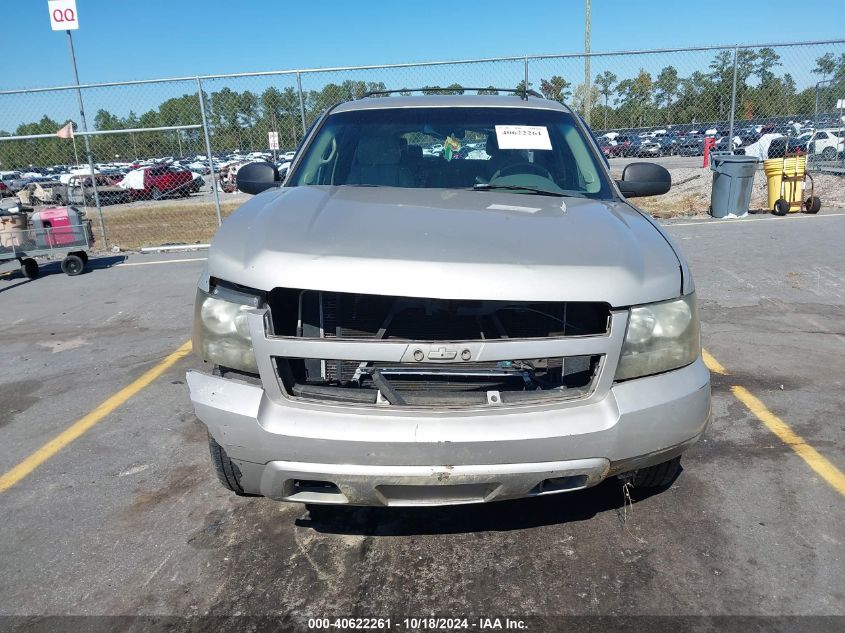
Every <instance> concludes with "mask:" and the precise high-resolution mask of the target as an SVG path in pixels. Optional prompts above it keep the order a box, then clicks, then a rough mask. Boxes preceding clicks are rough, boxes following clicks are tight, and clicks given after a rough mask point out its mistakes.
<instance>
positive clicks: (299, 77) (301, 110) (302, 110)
mask: <svg viewBox="0 0 845 633" xmlns="http://www.w3.org/2000/svg"><path fill="white" fill-rule="evenodd" d="M296 89H297V91H298V92H299V115H300V116H301V117H302V136H303V137H304V136H305V133H306V132H307V131H308V128H306V127H305V98H304V97H303V96H302V75H300V74H299V73H298V72H297V73H296Z"/></svg>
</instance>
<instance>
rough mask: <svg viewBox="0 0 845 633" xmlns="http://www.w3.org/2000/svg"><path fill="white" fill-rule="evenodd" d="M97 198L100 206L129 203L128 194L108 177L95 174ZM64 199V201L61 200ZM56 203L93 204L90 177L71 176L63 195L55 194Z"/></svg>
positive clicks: (92, 188)
mask: <svg viewBox="0 0 845 633" xmlns="http://www.w3.org/2000/svg"><path fill="white" fill-rule="evenodd" d="M95 178H96V184H97V196H98V198H99V200H100V204H119V203H121V202H129V192H128V191H127V190H126V189H124V188H123V187H120V186H119V185H116V184H114V183H115V181H114V180H113V179H112V178H110V177H109V176H106V175H102V174H97V175H96V176H95ZM62 198H64V200H62ZM56 201H57V202H62V201H64V202H68V203H69V204H82V205H86V206H91V205H93V204H94V202H95V197H94V187H93V182H92V180H91V176H90V175H74V176H71V177H70V179H69V180H68V183H67V188H66V192H65V193H64V194H62V193H60V192H57V193H56Z"/></svg>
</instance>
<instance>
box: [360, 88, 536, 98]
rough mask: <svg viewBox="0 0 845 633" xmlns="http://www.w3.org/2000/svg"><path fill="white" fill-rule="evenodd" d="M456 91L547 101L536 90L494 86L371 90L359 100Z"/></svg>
mask: <svg viewBox="0 0 845 633" xmlns="http://www.w3.org/2000/svg"><path fill="white" fill-rule="evenodd" d="M456 90H461V91H463V92H466V91H468V90H475V91H479V90H484V91H493V90H495V91H496V92H508V93H511V94H516V95H519V96H520V97H521V98H522V99H523V100H525V101H528V96H529V95H530V96H532V97H537V98H538V99H545V97H544V96H543V95H541V94H540V93H539V92H537V91H536V90H526V89H525V88H494V87H492V86H487V87H486V88H468V87H467V88H465V87H463V86H461V87H460V88H455V87H448V86H447V87H445V88H440V87H439V86H437V87H429V86H426V87H425V88H401V89H399V90H369V91H367V92H365V93H364V94H362V95H361V96H360V97H359V99H366V98H367V97H374V96H376V95H392V94H398V93H405V92H423V91H425V92H447V91H448V92H455V91H456Z"/></svg>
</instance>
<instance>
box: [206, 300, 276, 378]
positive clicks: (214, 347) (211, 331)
mask: <svg viewBox="0 0 845 633" xmlns="http://www.w3.org/2000/svg"><path fill="white" fill-rule="evenodd" d="M224 297H225V298H224ZM260 301H261V300H260V298H259V297H257V296H254V295H250V294H247V293H241V292H238V291H234V290H229V289H228V288H225V287H220V286H218V287H217V288H215V289H214V291H213V293H212V294H208V293H205V292H203V291H202V290H197V300H196V304H195V306H194V334H193V344H194V350H196V352H197V354H199V356H200V358H202V359H203V360H207V361H209V362H211V363H214V364H215V365H223V366H224V367H229V368H231V369H239V370H241V371H246V372H250V373H253V374H257V373H258V364H257V363H256V362H255V352H254V351H253V349H252V339H251V338H250V336H249V324H248V323H247V310H251V309H252V308H256V307H258V305H259V303H260Z"/></svg>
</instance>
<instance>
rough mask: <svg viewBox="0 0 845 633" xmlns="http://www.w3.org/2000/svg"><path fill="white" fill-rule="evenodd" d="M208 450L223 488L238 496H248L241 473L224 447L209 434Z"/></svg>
mask: <svg viewBox="0 0 845 633" xmlns="http://www.w3.org/2000/svg"><path fill="white" fill-rule="evenodd" d="M208 449H209V452H210V453H211V463H212V465H213V466H214V472H215V473H216V474H217V479H219V480H220V483H221V484H223V487H224V488H226V489H228V490H231V491H232V492H234V493H235V494H236V495H241V496H244V495H246V493H245V492H244V489H243V488H241V484H240V481H239V480H240V476H241V471H240V470H239V469H238V467H237V466H236V465H235V464H234V463H233V462H232V460H231V459H229V456H228V455H227V454H226V451H225V450H224V449H223V447H222V446H220V444H218V443H217V442H216V440H215V439H214V438H213V437H211V433H209V434H208Z"/></svg>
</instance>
